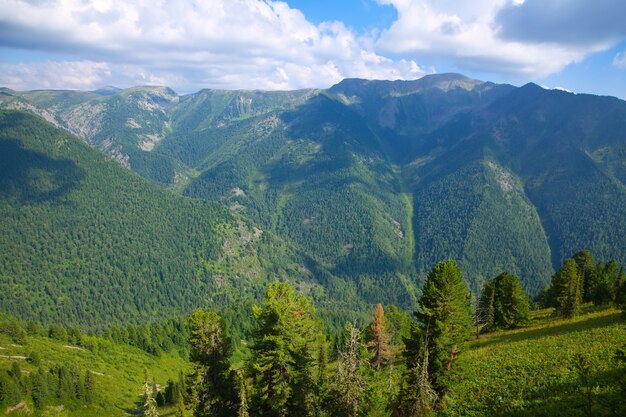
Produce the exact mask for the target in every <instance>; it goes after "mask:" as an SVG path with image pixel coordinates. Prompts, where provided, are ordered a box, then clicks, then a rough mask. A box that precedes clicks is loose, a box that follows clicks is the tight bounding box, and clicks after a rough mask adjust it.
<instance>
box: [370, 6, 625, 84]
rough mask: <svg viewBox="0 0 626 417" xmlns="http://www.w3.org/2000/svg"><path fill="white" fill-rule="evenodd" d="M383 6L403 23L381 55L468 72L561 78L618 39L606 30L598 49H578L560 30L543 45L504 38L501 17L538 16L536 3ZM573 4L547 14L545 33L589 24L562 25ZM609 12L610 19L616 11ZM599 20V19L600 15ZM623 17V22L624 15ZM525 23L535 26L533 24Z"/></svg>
mask: <svg viewBox="0 0 626 417" xmlns="http://www.w3.org/2000/svg"><path fill="white" fill-rule="evenodd" d="M378 1H379V3H381V4H391V5H393V6H394V7H395V8H396V9H397V11H398V19H397V20H396V21H395V22H394V23H393V24H392V25H391V27H390V28H389V29H388V30H386V31H384V32H383V33H382V35H381V37H380V39H379V40H378V43H377V51H380V52H381V53H395V54H401V55H405V56H406V55H409V56H412V57H419V58H420V60H425V59H428V58H429V57H434V58H441V59H445V60H451V61H452V62H454V63H455V64H456V65H457V66H458V67H459V68H461V69H462V70H468V69H469V70H477V71H484V72H491V73H497V74H500V75H509V76H511V75H513V76H518V77H520V78H541V77H545V76H547V75H550V74H553V73H556V72H558V71H560V70H562V69H563V68H564V67H565V66H567V65H569V64H571V63H577V62H580V61H582V60H583V59H584V58H585V57H586V56H587V55H588V54H590V53H593V52H597V51H601V50H605V49H607V48H608V47H610V46H611V44H612V43H614V42H615V41H616V39H617V38H615V35H614V31H613V30H612V29H611V32H610V33H609V32H607V33H606V36H605V37H604V38H602V37H601V34H602V28H601V27H598V28H597V30H596V32H600V34H597V35H596V36H595V38H594V42H593V43H588V42H583V41H581V42H579V43H576V42H575V41H576V39H575V38H567V39H566V38H565V35H563V36H561V35H560V34H559V35H558V36H557V34H556V31H557V29H555V32H554V33H548V30H547V29H546V30H545V32H544V33H543V36H544V38H543V39H541V38H533V39H530V38H529V36H530V35H528V36H526V35H527V34H525V33H524V34H522V33H521V31H522V28H521V26H520V27H517V28H516V34H517V35H519V36H504V34H506V33H508V32H507V30H508V29H509V28H508V27H505V26H503V25H506V24H509V21H507V20H506V19H502V16H500V13H501V12H502V11H503V10H505V9H506V10H507V11H510V12H511V14H513V13H518V15H519V13H522V14H523V13H527V14H528V15H529V16H532V13H534V11H535V9H537V8H538V7H539V6H537V5H538V4H539V2H538V1H534V0H526V1H519V0H475V1H463V2H460V1H453V0H378ZM573 2H574V0H561V1H559V2H555V3H550V5H552V8H551V10H550V13H544V14H546V16H544V19H543V22H542V28H544V27H545V28H548V27H549V23H550V21H551V20H552V21H558V22H561V20H563V21H564V24H563V25H562V26H563V27H562V28H561V29H563V33H565V32H566V29H567V30H568V31H569V32H570V33H571V32H572V31H574V32H575V31H576V29H572V27H573V26H572V21H575V19H578V18H580V19H582V18H584V14H581V13H578V14H575V13H569V14H567V19H561V18H560V14H559V12H560V11H563V10H565V8H566V6H571V3H573ZM578 3H581V2H578ZM582 3H584V2H582ZM600 3H601V4H602V5H603V7H609V3H610V2H609V0H601V1H600ZM555 5H556V6H555ZM589 5H590V6H592V5H595V3H593V4H592V3H589ZM541 6H542V7H543V10H544V11H545V8H546V7H547V4H546V3H545V2H541ZM557 6H558V7H557ZM579 9H580V7H579ZM528 10H530V11H531V12H532V13H530V12H528ZM605 12H607V13H608V14H610V10H606V11H605ZM596 14H598V13H594V15H596ZM605 14H606V13H605ZM518 15H516V16H518ZM619 16H620V17H619V19H622V17H623V15H619ZM522 22H526V23H527V24H532V19H528V20H527V21H526V20H522ZM565 23H567V25H566V24H565ZM511 24H512V23H511ZM594 25H596V26H601V22H594ZM622 25H623V24H622ZM613 26H614V25H613ZM613 26H612V28H613ZM574 27H575V26H574ZM517 29H519V30H517ZM522 35H524V36H522Z"/></svg>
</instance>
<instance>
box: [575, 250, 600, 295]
mask: <svg viewBox="0 0 626 417" xmlns="http://www.w3.org/2000/svg"><path fill="white" fill-rule="evenodd" d="M574 260H575V261H576V266H577V267H578V274H579V277H580V280H581V284H580V288H581V295H582V300H583V301H585V302H587V301H591V298H592V289H591V288H592V285H593V281H594V275H595V272H596V265H595V262H594V260H593V255H592V254H591V252H589V251H588V250H581V251H578V252H576V254H574Z"/></svg>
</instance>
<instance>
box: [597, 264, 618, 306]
mask: <svg viewBox="0 0 626 417" xmlns="http://www.w3.org/2000/svg"><path fill="white" fill-rule="evenodd" d="M619 274H620V268H619V266H618V264H617V262H616V261H615V260H611V261H609V263H607V264H606V265H605V264H604V263H603V262H600V263H599V264H598V265H597V266H596V268H595V274H594V275H593V278H594V279H593V281H592V282H591V284H590V288H589V291H590V299H589V300H590V301H592V302H593V304H595V305H603V304H607V303H610V302H612V301H614V300H615V295H616V285H615V284H616V282H617V281H618V280H619Z"/></svg>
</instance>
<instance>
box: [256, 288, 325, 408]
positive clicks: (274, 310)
mask: <svg viewBox="0 0 626 417" xmlns="http://www.w3.org/2000/svg"><path fill="white" fill-rule="evenodd" d="M253 313H254V317H255V319H256V321H257V329H256V331H255V336H254V343H253V345H252V356H251V358H250V361H249V363H248V365H249V369H250V373H251V375H252V378H253V404H251V406H252V407H251V414H252V415H259V416H277V417H285V416H296V415H297V416H303V417H304V416H309V415H314V414H315V413H316V412H317V410H316V403H317V402H316V401H315V398H314V396H315V393H316V392H317V387H316V378H315V377H316V374H317V373H316V372H315V368H316V366H317V363H316V361H315V357H316V353H317V351H318V348H317V346H318V343H319V341H320V338H321V337H322V333H321V324H320V323H319V321H318V320H317V319H316V317H315V309H314V308H313V306H312V305H311V304H310V302H309V301H308V300H307V299H306V298H305V297H302V296H298V295H296V293H295V290H294V289H293V287H291V286H290V285H288V284H284V283H273V284H270V285H269V286H268V288H267V291H266V294H265V303H264V304H263V305H262V306H261V307H255V308H254V310H253Z"/></svg>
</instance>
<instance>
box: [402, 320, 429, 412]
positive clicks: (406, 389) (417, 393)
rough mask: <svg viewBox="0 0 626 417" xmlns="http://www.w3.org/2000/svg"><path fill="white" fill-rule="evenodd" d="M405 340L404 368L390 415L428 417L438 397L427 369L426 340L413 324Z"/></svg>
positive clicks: (427, 353)
mask: <svg viewBox="0 0 626 417" xmlns="http://www.w3.org/2000/svg"><path fill="white" fill-rule="evenodd" d="M406 342H407V344H406V350H405V351H404V353H403V356H404V357H405V359H406V370H405V372H404V375H403V378H402V386H401V387H400V393H399V396H398V399H397V401H396V403H395V404H394V408H393V412H392V416H393V417H428V416H430V415H431V414H432V413H433V411H434V408H435V405H436V403H437V400H438V399H439V396H438V395H437V392H436V391H435V389H434V388H433V386H432V383H431V377H430V374H429V371H428V368H429V352H428V348H427V347H428V341H427V339H425V336H424V333H423V332H422V330H421V329H420V328H419V327H418V326H415V327H414V328H413V329H412V332H411V337H410V338H409V339H407V341H406Z"/></svg>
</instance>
